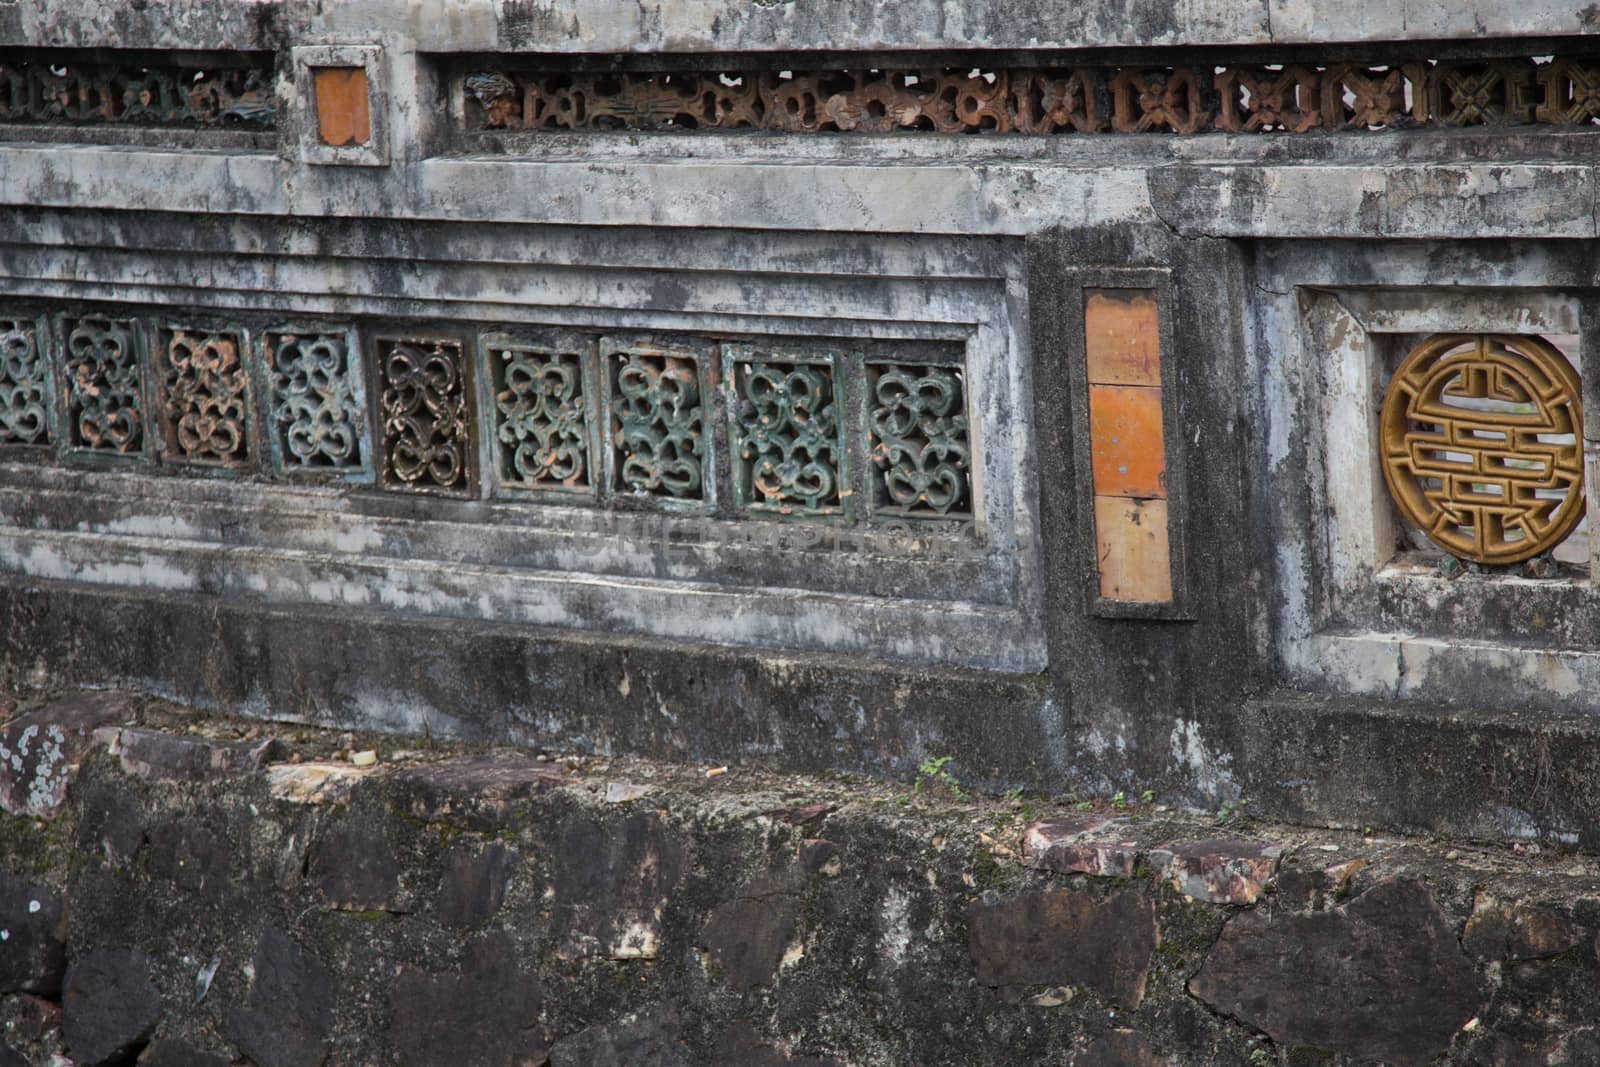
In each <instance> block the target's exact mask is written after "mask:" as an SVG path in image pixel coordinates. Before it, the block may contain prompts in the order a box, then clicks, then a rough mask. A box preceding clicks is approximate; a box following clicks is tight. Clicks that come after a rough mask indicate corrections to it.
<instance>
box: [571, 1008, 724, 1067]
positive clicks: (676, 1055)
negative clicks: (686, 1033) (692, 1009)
mask: <svg viewBox="0 0 1600 1067" xmlns="http://www.w3.org/2000/svg"><path fill="white" fill-rule="evenodd" d="M691 1063H692V1060H691V1059H690V1055H689V1049H688V1046H686V1045H685V1044H684V1043H683V1033H682V1028H681V1025H680V1023H679V1021H678V1013H677V1010H676V1009H674V1008H671V1007H663V1008H655V1009H652V1010H650V1011H644V1012H638V1013H635V1014H633V1015H628V1016H625V1017H623V1018H621V1019H618V1020H617V1021H616V1022H613V1023H609V1024H607V1025H605V1026H592V1027H590V1028H589V1029H587V1030H581V1031H579V1032H578V1033H576V1034H573V1035H572V1036H571V1037H565V1038H562V1039H561V1040H560V1041H557V1042H556V1043H555V1044H554V1045H552V1046H551V1048H550V1067H690V1065H691Z"/></svg>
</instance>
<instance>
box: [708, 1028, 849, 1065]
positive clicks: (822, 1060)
mask: <svg viewBox="0 0 1600 1067" xmlns="http://www.w3.org/2000/svg"><path fill="white" fill-rule="evenodd" d="M716 1057H717V1058H716V1060H715V1062H716V1063H718V1064H728V1065H729V1067H732V1065H734V1064H737V1065H738V1067H841V1065H840V1063H839V1061H838V1060H836V1059H833V1058H832V1057H830V1056H797V1055H795V1054H793V1053H791V1052H788V1051H786V1050H785V1049H783V1048H781V1047H779V1045H778V1044H777V1043H776V1042H772V1041H768V1040H766V1039H764V1038H763V1037H762V1036H761V1035H760V1033H759V1032H758V1031H757V1030H756V1028H755V1027H754V1026H753V1025H751V1024H750V1023H749V1022H746V1021H745V1020H743V1019H741V1020H739V1021H738V1022H736V1023H734V1024H733V1026H731V1027H730V1028H729V1029H728V1032H727V1034H725V1035H724V1036H723V1039H722V1042H721V1043H720V1044H719V1045H718V1046H717V1052H716Z"/></svg>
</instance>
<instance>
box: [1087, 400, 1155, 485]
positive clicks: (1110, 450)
mask: <svg viewBox="0 0 1600 1067" xmlns="http://www.w3.org/2000/svg"><path fill="white" fill-rule="evenodd" d="M1089 443H1090V444H1089V446H1090V448H1091V449H1092V453H1091V454H1092V457H1093V469H1094V491H1095V493H1096V494H1098V495H1100V496H1137V497H1165V496H1166V495H1167V477H1166V476H1167V456H1166V448H1165V445H1164V443H1163V441H1162V435H1161V390H1160V389H1146V388H1143V387H1142V386H1128V385H1091V386H1090V387H1089Z"/></svg>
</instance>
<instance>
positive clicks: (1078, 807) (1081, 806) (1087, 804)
mask: <svg viewBox="0 0 1600 1067" xmlns="http://www.w3.org/2000/svg"><path fill="white" fill-rule="evenodd" d="M1072 807H1073V810H1075V811H1093V810H1094V803H1093V802H1092V801H1088V800H1080V801H1078V802H1077V803H1076V804H1074V805H1072Z"/></svg>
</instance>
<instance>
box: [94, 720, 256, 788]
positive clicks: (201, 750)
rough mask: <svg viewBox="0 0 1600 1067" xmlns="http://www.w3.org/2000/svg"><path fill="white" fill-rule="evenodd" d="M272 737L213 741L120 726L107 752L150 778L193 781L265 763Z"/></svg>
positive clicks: (133, 772)
mask: <svg viewBox="0 0 1600 1067" xmlns="http://www.w3.org/2000/svg"><path fill="white" fill-rule="evenodd" d="M275 744H276V742H274V741H270V740H268V741H213V740H208V739H206V738H203V737H185V736H182V735H178V734H169V733H163V732H162V731H160V730H144V729H139V728H137V727H131V726H130V727H124V728H123V729H121V730H118V731H117V734H116V739H115V740H114V741H113V742H112V744H111V748H110V752H111V754H112V755H113V756H116V757H117V758H118V759H119V760H121V761H122V769H123V770H124V771H126V772H127V773H129V774H131V775H134V776H136V777H139V778H143V779H145V780H146V781H151V782H177V783H182V784H194V783H198V782H214V781H219V780H222V779H225V778H237V777H239V776H241V775H245V774H249V773H250V772H252V771H255V770H259V769H260V768H261V766H262V765H263V764H264V763H266V761H267V758H268V755H269V754H270V753H271V751H272V749H273V747H274V745H275Z"/></svg>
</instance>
